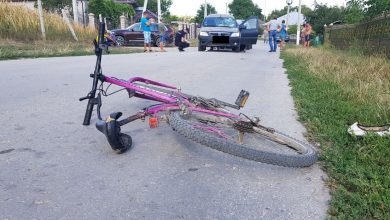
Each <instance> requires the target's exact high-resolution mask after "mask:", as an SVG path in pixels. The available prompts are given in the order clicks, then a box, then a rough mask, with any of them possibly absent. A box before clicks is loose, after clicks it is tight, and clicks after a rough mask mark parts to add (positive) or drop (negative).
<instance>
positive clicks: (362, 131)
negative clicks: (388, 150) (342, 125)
mask: <svg viewBox="0 0 390 220" xmlns="http://www.w3.org/2000/svg"><path fill="white" fill-rule="evenodd" d="M348 133H350V134H351V135H355V136H364V135H367V134H369V133H374V134H377V135H379V136H385V135H390V124H387V125H384V126H364V125H361V124H359V123H358V122H355V123H354V124H353V125H351V127H349V128H348Z"/></svg>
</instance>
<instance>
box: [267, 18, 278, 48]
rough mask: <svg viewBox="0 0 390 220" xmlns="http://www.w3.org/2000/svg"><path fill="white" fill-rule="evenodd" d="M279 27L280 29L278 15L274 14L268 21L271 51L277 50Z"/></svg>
mask: <svg viewBox="0 0 390 220" xmlns="http://www.w3.org/2000/svg"><path fill="white" fill-rule="evenodd" d="M278 29H279V24H278V21H277V18H276V16H274V17H273V19H272V20H270V21H269V22H268V26H267V30H268V35H269V37H268V40H269V46H270V51H269V52H276V48H277V43H276V35H277V32H278Z"/></svg>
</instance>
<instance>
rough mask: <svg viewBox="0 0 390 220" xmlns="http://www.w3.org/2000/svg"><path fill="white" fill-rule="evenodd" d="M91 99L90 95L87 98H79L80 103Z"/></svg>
mask: <svg viewBox="0 0 390 220" xmlns="http://www.w3.org/2000/svg"><path fill="white" fill-rule="evenodd" d="M90 98H91V97H89V95H87V96H85V97H81V98H79V101H80V102H81V101H83V100H86V99H90Z"/></svg>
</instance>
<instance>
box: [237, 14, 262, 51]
mask: <svg viewBox="0 0 390 220" xmlns="http://www.w3.org/2000/svg"><path fill="white" fill-rule="evenodd" d="M239 27H240V33H241V39H240V44H241V45H249V44H256V43H257V37H258V36H259V19H258V18H257V17H255V16H253V17H250V18H248V19H246V20H245V21H244V22H242V24H241V25H240V26H239Z"/></svg>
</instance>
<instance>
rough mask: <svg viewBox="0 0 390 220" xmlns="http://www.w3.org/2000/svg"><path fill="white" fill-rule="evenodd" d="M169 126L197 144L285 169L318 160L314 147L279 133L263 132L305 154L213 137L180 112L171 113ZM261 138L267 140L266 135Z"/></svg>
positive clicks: (307, 164)
mask: <svg viewBox="0 0 390 220" xmlns="http://www.w3.org/2000/svg"><path fill="white" fill-rule="evenodd" d="M191 117H193V116H190V117H189V118H191ZM186 118H188V117H186ZM169 124H170V125H171V127H172V128H173V129H174V130H175V131H176V132H178V133H179V134H181V135H183V136H185V137H187V138H189V139H191V140H193V141H195V142H197V143H200V144H202V145H205V146H207V147H210V148H212V149H215V150H218V151H222V152H224V153H228V154H231V155H234V156H238V157H242V158H245V159H248V160H253V161H257V162H262V163H267V164H273V165H278V166H284V167H308V166H311V165H313V164H314V163H315V162H316V160H317V155H316V151H315V150H314V149H313V147H311V146H310V145H309V144H306V143H304V142H301V141H299V140H297V139H295V138H292V137H290V136H288V135H286V134H283V133H281V132H279V131H274V132H269V131H263V133H265V134H267V133H269V135H270V136H274V137H278V138H282V139H284V140H285V141H287V142H289V143H288V144H292V145H295V146H298V147H299V148H301V149H304V151H305V152H303V153H302V154H293V155H289V154H282V153H277V152H270V151H266V150H259V149H253V148H251V147H249V146H247V145H243V144H239V143H237V142H234V141H232V140H228V139H224V138H221V137H218V136H216V135H212V134H210V132H206V131H204V130H201V129H198V128H195V127H194V125H193V124H191V123H190V121H189V120H188V119H185V118H183V117H182V116H181V115H180V112H178V111H175V112H171V113H170V115H169ZM259 135H260V134H259ZM260 136H262V137H263V138H265V136H264V135H260ZM267 139H269V138H267ZM272 141H274V140H272Z"/></svg>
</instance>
